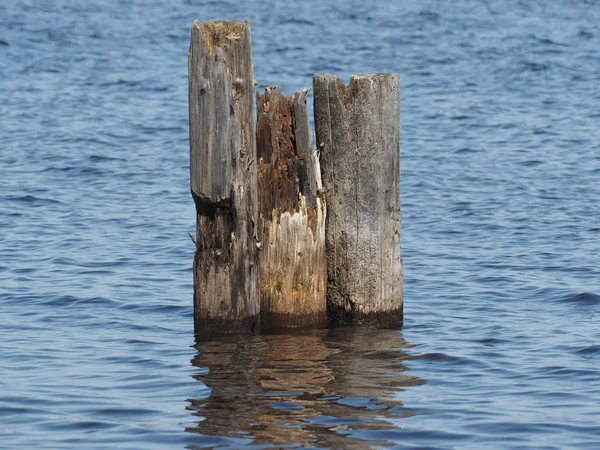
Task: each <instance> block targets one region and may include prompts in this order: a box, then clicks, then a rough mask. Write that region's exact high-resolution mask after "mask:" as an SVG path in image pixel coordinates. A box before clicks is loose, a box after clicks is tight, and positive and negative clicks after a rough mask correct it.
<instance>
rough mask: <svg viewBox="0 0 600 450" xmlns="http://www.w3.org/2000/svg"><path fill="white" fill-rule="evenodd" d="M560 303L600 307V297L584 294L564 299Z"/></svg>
mask: <svg viewBox="0 0 600 450" xmlns="http://www.w3.org/2000/svg"><path fill="white" fill-rule="evenodd" d="M560 301H561V302H562V303H575V304H579V305H598V304H600V295H598V294H591V293H589V292H582V293H581V294H577V295H570V296H567V297H563V298H562V299H561V300H560Z"/></svg>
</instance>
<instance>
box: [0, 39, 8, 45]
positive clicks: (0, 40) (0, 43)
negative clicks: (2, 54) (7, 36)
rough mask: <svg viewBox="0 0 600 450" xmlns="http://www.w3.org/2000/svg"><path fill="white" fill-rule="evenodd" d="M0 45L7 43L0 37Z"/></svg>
mask: <svg viewBox="0 0 600 450" xmlns="http://www.w3.org/2000/svg"><path fill="white" fill-rule="evenodd" d="M0 45H9V44H8V42H6V41H5V40H4V39H0Z"/></svg>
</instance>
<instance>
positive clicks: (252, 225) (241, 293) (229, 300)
mask: <svg viewBox="0 0 600 450" xmlns="http://www.w3.org/2000/svg"><path fill="white" fill-rule="evenodd" d="M188 61H189V108H190V111H189V114H190V180H191V182H190V187H191V191H192V196H193V198H194V201H195V203H196V212H197V215H196V217H197V228H196V253H195V256H194V324H195V329H196V333H197V334H199V335H207V336H210V335H215V334H222V333H227V332H232V331H253V330H254V329H256V328H257V327H258V321H259V298H258V247H257V240H256V233H257V230H256V224H257V221H258V210H257V204H258V203H257V182H256V179H257V172H256V140H255V116H254V72H253V67H252V52H251V37H250V25H249V23H248V22H246V23H243V24H242V23H239V22H235V21H230V22H222V21H214V22H208V23H200V22H198V21H196V22H194V24H193V26H192V37H191V44H190V50H189V54H188Z"/></svg>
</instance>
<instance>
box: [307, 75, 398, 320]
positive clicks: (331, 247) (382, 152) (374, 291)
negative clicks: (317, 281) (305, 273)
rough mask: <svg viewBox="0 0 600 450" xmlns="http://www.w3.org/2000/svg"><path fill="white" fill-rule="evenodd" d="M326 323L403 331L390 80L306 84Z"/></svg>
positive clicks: (328, 78) (394, 97)
mask: <svg viewBox="0 0 600 450" xmlns="http://www.w3.org/2000/svg"><path fill="white" fill-rule="evenodd" d="M313 85H314V96H315V99H314V106H315V129H316V137H317V146H318V148H319V150H320V152H321V168H322V177H323V187H324V190H325V195H326V199H327V222H326V231H325V245H326V252H327V276H328V286H327V303H328V304H327V308H328V316H329V318H330V320H331V321H332V322H333V323H351V324H359V323H366V324H371V325H374V326H381V327H398V326H401V324H402V306H403V298H402V289H403V286H402V284H403V276H402V260H401V258H400V226H401V216H400V86H399V77H398V75H397V74H374V73H370V74H364V75H354V76H352V77H351V79H350V84H349V85H348V86H346V85H344V83H343V82H342V80H341V79H339V78H338V77H335V76H333V75H327V74H317V75H315V76H314V78H313Z"/></svg>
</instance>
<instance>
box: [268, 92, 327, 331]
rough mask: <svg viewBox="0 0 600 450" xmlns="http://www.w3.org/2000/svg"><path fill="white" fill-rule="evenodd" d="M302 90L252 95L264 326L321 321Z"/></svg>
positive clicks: (319, 210) (321, 272) (315, 189)
mask: <svg viewBox="0 0 600 450" xmlns="http://www.w3.org/2000/svg"><path fill="white" fill-rule="evenodd" d="M306 93H307V90H304V91H300V92H297V93H296V96H295V97H292V96H289V95H288V96H282V95H281V91H280V89H279V87H278V86H269V87H267V88H266V89H265V92H264V94H260V93H257V97H256V99H257V110H258V120H257V127H256V136H257V158H258V199H259V216H260V218H259V236H260V240H261V246H262V247H261V255H260V276H259V278H260V299H261V305H260V308H261V309H260V310H261V327H262V328H263V329H269V328H270V329H273V328H293V327H301V326H320V325H324V324H325V321H326V299H325V290H326V287H327V270H326V266H325V203H324V201H323V199H322V198H321V177H320V170H319V160H318V159H317V156H316V153H315V151H314V148H313V144H312V140H311V138H310V126H309V121H308V110H307V107H306Z"/></svg>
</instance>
